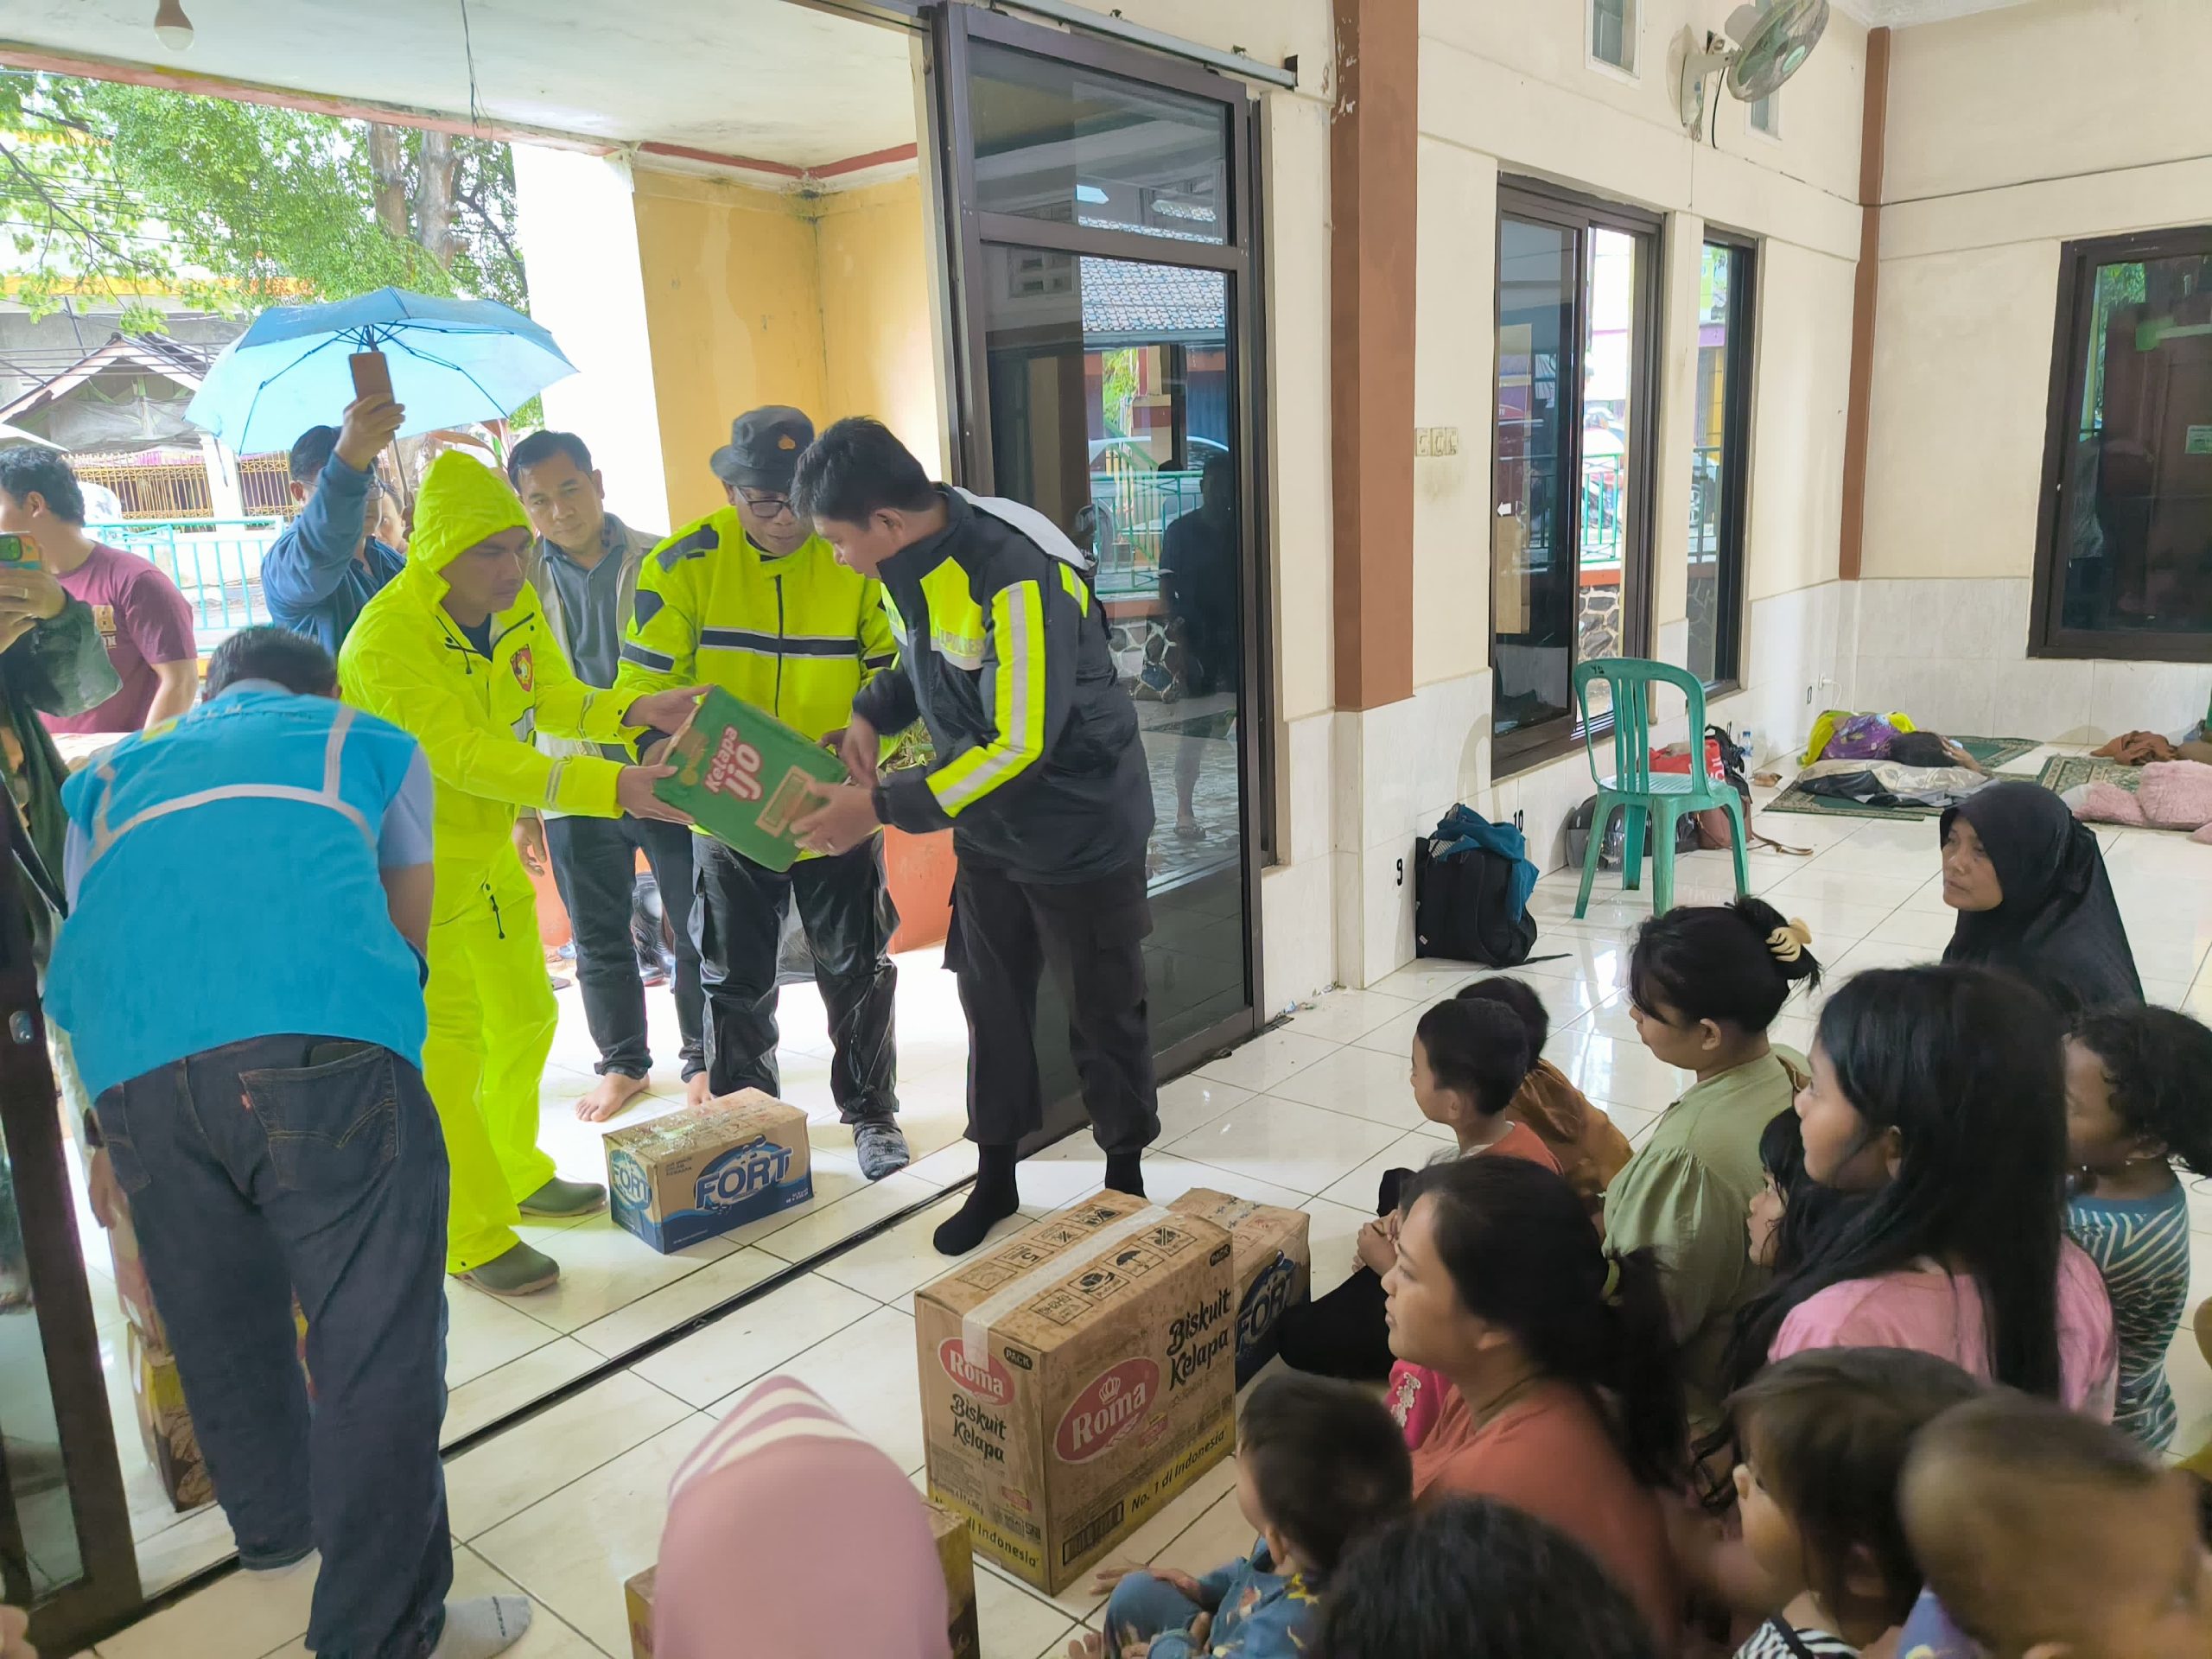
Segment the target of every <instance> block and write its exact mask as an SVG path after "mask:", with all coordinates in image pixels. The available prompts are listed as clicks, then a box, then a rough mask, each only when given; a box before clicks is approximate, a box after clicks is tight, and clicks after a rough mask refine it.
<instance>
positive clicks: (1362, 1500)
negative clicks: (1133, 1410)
mask: <svg viewBox="0 0 2212 1659" xmlns="http://www.w3.org/2000/svg"><path fill="white" fill-rule="evenodd" d="M1412 1501H1413V1462H1412V1459H1410V1458H1409V1457H1408V1455H1407V1453H1406V1448H1405V1444H1404V1442H1403V1441H1402V1440H1400V1439H1399V1438H1398V1431H1397V1427H1396V1426H1395V1424H1393V1423H1392V1422H1391V1421H1390V1418H1389V1414H1388V1413H1387V1412H1385V1411H1384V1410H1383V1408H1382V1407H1381V1406H1379V1405H1377V1404H1376V1402H1375V1398H1374V1396H1373V1395H1370V1394H1369V1393H1367V1392H1366V1391H1365V1390H1363V1389H1357V1388H1355V1387H1353V1386H1351V1384H1349V1383H1329V1382H1324V1381H1322V1380H1321V1379H1320V1378H1319V1377H1311V1376H1281V1375H1278V1376H1270V1377H1268V1378H1265V1379H1263V1380H1262V1382H1261V1383H1258V1384H1257V1385H1256V1386H1255V1388H1254V1389H1253V1390H1252V1395H1251V1398H1250V1399H1249V1401H1247V1402H1246V1403H1245V1407H1244V1418H1243V1424H1242V1425H1241V1428H1240V1433H1239V1439H1238V1443H1237V1447H1236V1506H1237V1508H1238V1509H1239V1510H1242V1511H1243V1516H1244V1520H1245V1522H1246V1523H1247V1524H1248V1525H1249V1526H1251V1527H1252V1528H1253V1529H1255V1530H1256V1531H1257V1532H1258V1533H1259V1535H1260V1538H1259V1542H1258V1543H1256V1544H1255V1546H1254V1547H1253V1549H1252V1553H1251V1554H1249V1555H1248V1556H1245V1557H1244V1558H1243V1559H1242V1560H1234V1561H1230V1563H1228V1565H1226V1566H1224V1567H1218V1568H1217V1569H1216V1570H1215V1571H1213V1572H1211V1573H1207V1574H1206V1575H1205V1577H1204V1578H1202V1579H1194V1578H1192V1577H1191V1576H1190V1575H1189V1574H1188V1573H1179V1572H1176V1571H1173V1570H1172V1569H1167V1568H1144V1567H1109V1568H1105V1569H1103V1570H1102V1571H1101V1572H1100V1573H1099V1574H1098V1577H1097V1579H1096V1581H1095V1582H1094V1583H1093V1585H1092V1586H1091V1588H1092V1591H1093V1593H1096V1592H1100V1591H1104V1590H1109V1589H1110V1590H1111V1591H1112V1592H1113V1593H1112V1595H1111V1596H1110V1598H1109V1599H1108V1601H1107V1603H1106V1616H1105V1618H1104V1619H1103V1624H1105V1626H1106V1633H1105V1635H1104V1636H1103V1637H1100V1636H1097V1635H1095V1634H1094V1635H1090V1636H1087V1637H1082V1638H1080V1639H1078V1640H1077V1641H1075V1642H1073V1643H1070V1644H1069V1647H1068V1653H1069V1656H1070V1659H1097V1656H1099V1655H1101V1654H1104V1655H1109V1656H1116V1659H1137V1656H1140V1655H1141V1656H1143V1659H1193V1656H1198V1655H1212V1656H1217V1659H1230V1656H1234V1659H1294V1656H1295V1655H1298V1654H1300V1653H1303V1652H1306V1651H1308V1650H1310V1649H1311V1647H1312V1644H1313V1623H1314V1618H1315V1615H1316V1611H1317V1602H1318V1599H1319V1597H1320V1596H1321V1595H1323V1594H1324V1593H1325V1591H1326V1586H1327V1582H1328V1578H1329V1575H1330V1574H1331V1573H1333V1572H1335V1571H1336V1568H1337V1564H1338V1561H1339V1560H1342V1559H1343V1557H1344V1552H1345V1551H1346V1550H1347V1549H1348V1548H1351V1545H1352V1544H1354V1543H1355V1542H1357V1541H1358V1540H1359V1539H1360V1538H1361V1537H1362V1536H1363V1535H1365V1534H1366V1533H1368V1532H1369V1531H1370V1530H1372V1529H1375V1528H1376V1527H1379V1526H1382V1525H1383V1524H1384V1523H1385V1522H1389V1521H1390V1520H1392V1519H1394V1518H1395V1517H1396V1516H1398V1514H1399V1513H1400V1512H1401V1511H1402V1510H1404V1509H1405V1508H1406V1507H1407V1505H1408V1504H1409V1503H1411V1502H1412Z"/></svg>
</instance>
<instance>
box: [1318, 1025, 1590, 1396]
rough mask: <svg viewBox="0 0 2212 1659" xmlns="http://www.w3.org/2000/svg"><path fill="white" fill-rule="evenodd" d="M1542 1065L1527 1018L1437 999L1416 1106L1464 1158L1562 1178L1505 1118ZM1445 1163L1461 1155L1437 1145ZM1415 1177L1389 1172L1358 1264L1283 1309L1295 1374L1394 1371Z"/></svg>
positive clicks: (1364, 1378) (1417, 1056)
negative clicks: (1401, 1206)
mask: <svg viewBox="0 0 2212 1659" xmlns="http://www.w3.org/2000/svg"><path fill="white" fill-rule="evenodd" d="M1533 1059H1534V1056H1533V1055H1532V1054H1531V1053H1530V1052H1529V1039H1528V1033H1527V1031H1526V1028H1525V1027H1523V1025H1522V1020H1521V1018H1520V1016H1519V1015H1518V1014H1515V1013H1514V1012H1513V1011H1512V1010H1511V1009H1510V1008H1509V1007H1505V1006H1504V1005H1503V1004H1502V1003H1498V1002H1494V1001H1482V1000H1477V999H1469V998H1465V997H1454V998H1452V999H1451V1000H1450V1001H1444V1002H1439V1003H1438V1004H1437V1005H1436V1006H1435V1007H1433V1008H1431V1009H1429V1010H1428V1012H1427V1013H1426V1014H1422V1015H1421V1021H1420V1023H1419V1024H1418V1025H1417V1026H1415V1027H1414V1043H1413V1079H1412V1081H1413V1090H1414V1104H1415V1105H1416V1106H1418V1107H1419V1108H1420V1109H1421V1116H1423V1117H1425V1118H1427V1120H1428V1121H1429V1122H1432V1123H1438V1124H1441V1125H1443V1126H1444V1127H1445V1128H1448V1129H1450V1130H1451V1131H1452V1139H1453V1140H1454V1141H1456V1142H1457V1143H1458V1152H1457V1154H1456V1155H1457V1156H1459V1157H1461V1158H1471V1157H1474V1156H1476V1155H1477V1154H1483V1153H1498V1154H1503V1155H1505V1156H1507V1157H1510V1158H1525V1159H1527V1160H1529V1162H1530V1163H1532V1164H1541V1165H1542V1166H1544V1167H1545V1168H1546V1169H1548V1170H1552V1171H1554V1172H1556V1171H1557V1170H1558V1168H1559V1160H1557V1159H1555V1158H1554V1157H1553V1156H1552V1154H1551V1153H1550V1151H1549V1150H1548V1148H1547V1147H1545V1145H1544V1143H1543V1141H1541V1139H1539V1138H1538V1136H1537V1135H1536V1133H1535V1131H1534V1130H1533V1129H1531V1128H1529V1126H1528V1125H1527V1124H1525V1123H1520V1122H1515V1121H1514V1120H1513V1119H1512V1118H1511V1117H1510V1116H1506V1108H1507V1107H1508V1106H1509V1105H1510V1104H1511V1103H1512V1101H1513V1097H1514V1096H1515V1095H1516V1093H1517V1092H1518V1091H1519V1090H1520V1088H1521V1085H1522V1082H1523V1081H1525V1080H1526V1078H1527V1077H1528V1076H1529V1066H1530V1065H1531V1063H1532V1061H1533ZM1438 1155H1439V1157H1440V1159H1444V1160H1449V1159H1450V1158H1452V1156H1454V1155H1455V1154H1452V1153H1451V1152H1448V1151H1445V1150H1444V1149H1443V1148H1441V1147H1440V1148H1439V1154H1438ZM1410 1173H1412V1172H1410V1171H1408V1170H1402V1169H1393V1170H1389V1171H1387V1172H1385V1173H1384V1174H1383V1181H1382V1191H1381V1194H1380V1203H1379V1204H1378V1205H1377V1206H1376V1219H1375V1220H1373V1221H1370V1222H1369V1223H1368V1224H1366V1225H1365V1226H1364V1227H1362V1228H1361V1229H1360V1230H1359V1241H1358V1246H1357V1248H1358V1252H1359V1265H1358V1266H1357V1267H1356V1268H1353V1269H1352V1273H1351V1277H1350V1278H1349V1279H1346V1280H1345V1281H1344V1283H1342V1284H1341V1285H1339V1286H1338V1287H1336V1288H1335V1289H1334V1290H1332V1291H1331V1292H1329V1293H1328V1294H1326V1295H1325V1296H1319V1297H1316V1298H1315V1299H1314V1300H1313V1301H1311V1302H1308V1303H1306V1304H1305V1305H1303V1306H1297V1307H1291V1308H1287V1309H1285V1310H1284V1313H1283V1316H1282V1320H1281V1324H1280V1325H1278V1326H1277V1327H1276V1328H1277V1329H1278V1330H1279V1331H1280V1332H1281V1333H1282V1336H1281V1340H1282V1357H1283V1363H1285V1364H1287V1365H1288V1366H1289V1367H1291V1369H1292V1370H1300V1371H1310V1372H1313V1373H1314V1374H1316V1375H1317V1376H1341V1377H1345V1378H1349V1379H1350V1380H1351V1381H1353V1382H1356V1383H1367V1382H1379V1381H1381V1380H1382V1379H1383V1378H1384V1377H1386V1376H1389V1375H1390V1366H1391V1354H1390V1337H1389V1331H1388V1329H1387V1328H1386V1327H1385V1326H1384V1325H1383V1274H1385V1273H1387V1272H1389V1269H1390V1264H1391V1263H1392V1262H1395V1260H1396V1259H1397V1244H1396V1242H1395V1241H1396V1237H1397V1223H1398V1215H1397V1210H1398V1190H1399V1187H1400V1186H1401V1185H1402V1183H1403V1182H1404V1181H1405V1179H1406V1177H1407V1176H1408V1174H1410Z"/></svg>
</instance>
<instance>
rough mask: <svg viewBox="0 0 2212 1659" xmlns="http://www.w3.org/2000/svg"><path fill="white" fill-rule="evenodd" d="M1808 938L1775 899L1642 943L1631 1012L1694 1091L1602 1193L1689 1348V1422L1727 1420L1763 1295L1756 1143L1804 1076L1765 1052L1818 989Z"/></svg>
mask: <svg viewBox="0 0 2212 1659" xmlns="http://www.w3.org/2000/svg"><path fill="white" fill-rule="evenodd" d="M1811 946H1812V931H1811V930H1810V929H1808V927H1806V925H1804V924H1803V923H1802V922H1797V921H1791V920H1789V919H1787V918H1784V917H1783V914H1782V912H1779V911H1777V910H1776V909H1775V908H1774V906H1771V905H1770V904H1768V903H1766V901H1765V900H1764V899H1752V898H1742V899H1737V900H1736V901H1735V903H1733V904H1732V905H1713V906H1685V907H1683V908H1681V909H1677V910H1671V911H1669V912H1667V913H1666V914H1665V915H1663V916H1655V917H1653V918H1651V919H1650V920H1649V921H1647V922H1646V923H1644V925H1643V928H1642V929H1641V930H1640V931H1638V932H1637V938H1636V948H1635V951H1634V953H1633V955H1632V956H1631V957H1630V963H1629V998H1630V1013H1631V1014H1633V1015H1634V1016H1635V1020H1636V1029H1637V1035H1638V1036H1639V1037H1641V1038H1642V1039H1643V1046H1645V1047H1646V1048H1648V1049H1649V1050H1650V1051H1651V1052H1652V1053H1653V1054H1655V1055H1656V1056H1657V1057H1658V1058H1660V1059H1662V1060H1664V1061H1665V1062H1666V1063H1667V1064H1668V1065H1672V1066H1676V1067H1678V1068H1680V1069H1681V1070H1682V1071H1689V1072H1693V1073H1694V1074H1695V1076H1696V1079H1697V1080H1696V1082H1695V1083H1694V1084H1693V1085H1692V1086H1691V1087H1690V1088H1689V1089H1688V1090H1687V1091H1685V1092H1684V1094H1683V1095H1682V1096H1681V1099H1679V1100H1677V1101H1676V1102H1675V1103H1674V1104H1673V1105H1671V1106H1669V1108H1668V1109H1666V1111H1665V1112H1664V1113H1663V1114H1662V1115H1661V1116H1660V1119H1659V1122H1658V1123H1657V1124H1656V1126H1655V1127H1654V1128H1653V1129H1652V1131H1651V1138H1650V1139H1649V1141H1646V1142H1645V1143H1644V1145H1643V1149H1642V1150H1641V1151H1639V1152H1638V1153H1637V1154H1636V1156H1635V1157H1633V1158H1631V1159H1630V1160H1629V1162H1628V1166H1627V1167H1626V1168H1624V1169H1623V1170H1622V1171H1621V1173H1619V1174H1618V1175H1617V1176H1615V1177H1614V1178H1613V1183H1612V1185H1611V1186H1610V1187H1609V1188H1607V1189H1606V1192H1605V1241H1606V1243H1608V1244H1609V1245H1611V1247H1612V1248H1613V1249H1617V1250H1622V1251H1630V1250H1643V1249H1648V1250H1650V1251H1652V1252H1653V1253H1654V1254H1655V1255H1657V1257H1658V1258H1659V1261H1660V1263H1661V1265H1662V1267H1663V1268H1665V1269H1666V1272H1665V1275H1664V1278H1663V1281H1662V1283H1663V1284H1664V1286H1665V1289H1666V1294H1667V1303H1668V1306H1669V1310H1670V1311H1671V1312H1672V1313H1673V1316H1674V1322H1675V1336H1676V1337H1677V1338H1680V1339H1681V1344H1682V1375H1683V1383H1684V1385H1685V1387H1686V1388H1687V1389H1688V1396H1689V1406H1690V1420H1691V1421H1692V1423H1693V1424H1694V1425H1695V1426H1696V1427H1697V1428H1698V1429H1699V1430H1700V1432H1704V1431H1706V1430H1709V1429H1710V1428H1712V1427H1713V1426H1714V1425H1715V1423H1716V1422H1717V1421H1718V1420H1719V1400H1720V1398H1721V1396H1722V1395H1724V1394H1725V1393H1726V1389H1725V1387H1724V1386H1723V1383H1722V1369H1723V1360H1724V1357H1725V1356H1726V1351H1727V1347H1728V1339H1729V1337H1730V1334H1731V1333H1732V1331H1733V1330H1734V1327H1735V1319H1736V1313H1737V1311H1738V1309H1740V1308H1741V1307H1743V1306H1745V1304H1746V1303H1748V1302H1749V1301H1750V1300H1751V1299H1752V1298H1753V1297H1754V1296H1756V1295H1757V1294H1758V1293H1759V1292H1760V1291H1761V1290H1762V1289H1764V1287H1765V1285H1766V1282H1767V1274H1766V1271H1765V1269H1764V1268H1759V1267H1758V1266H1756V1265H1755V1264H1754V1263H1753V1262H1752V1260H1751V1236H1750V1233H1749V1230H1748V1228H1747V1226H1746V1224H1745V1217H1746V1215H1747V1214H1748V1212H1749V1211H1750V1209H1751V1200H1752V1199H1753V1198H1756V1197H1758V1195H1759V1194H1760V1193H1761V1192H1764V1190H1765V1186H1766V1171H1765V1167H1764V1165H1763V1164H1762V1163H1761V1162H1760V1160H1759V1138H1760V1136H1761V1135H1764V1133H1765V1130H1766V1127H1767V1125H1768V1124H1769V1123H1770V1122H1772V1121H1773V1119H1774V1116H1775V1114H1776V1113H1777V1112H1781V1111H1785V1110H1787V1109H1789V1104H1790V1102H1791V1100H1792V1098H1793V1097H1794V1096H1796V1092H1797V1090H1798V1089H1799V1088H1800V1087H1801V1086H1802V1084H1803V1083H1804V1081H1805V1078H1806V1077H1807V1075H1808V1067H1807V1065H1806V1062H1805V1058H1804V1057H1803V1056H1802V1055H1801V1054H1798V1053H1796V1052H1794V1051H1792V1050H1789V1049H1786V1048H1777V1047H1776V1046H1774V1045H1772V1044H1771V1043H1770V1042H1769V1041H1768V1040H1767V1034H1766V1033H1767V1027H1770V1026H1771V1025H1772V1024H1773V1023H1774V1021H1775V1019H1776V1017H1777V1015H1778V1014H1781V1012H1782V1007H1783V1002H1784V1001H1787V1000H1788V998H1789V994H1790V993H1791V992H1792V991H1794V990H1796V988H1798V987H1799V986H1801V985H1802V986H1806V987H1808V988H1809V987H1812V986H1815V985H1818V984H1819V983H1820V976H1821V968H1820V963H1819V961H1818V960H1817V959H1816V958H1815V957H1814V955H1813V952H1812V949H1811Z"/></svg>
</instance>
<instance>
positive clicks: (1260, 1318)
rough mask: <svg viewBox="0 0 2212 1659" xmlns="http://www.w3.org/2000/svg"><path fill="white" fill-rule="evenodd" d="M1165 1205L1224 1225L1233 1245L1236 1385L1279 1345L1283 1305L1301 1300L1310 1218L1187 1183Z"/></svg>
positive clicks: (1309, 1267) (1308, 1267)
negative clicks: (1187, 1188)
mask: <svg viewBox="0 0 2212 1659" xmlns="http://www.w3.org/2000/svg"><path fill="white" fill-rule="evenodd" d="M1167 1207H1168V1208H1169V1209H1171V1210H1173V1211H1175V1212H1176V1213H1177V1214H1179V1215H1185V1216H1199V1217H1204V1218H1205V1220H1207V1221H1210V1222H1211V1223H1213V1224H1214V1225H1215V1226H1217V1227H1220V1228H1224V1229H1225V1230H1227V1231H1228V1234H1229V1236H1230V1243H1232V1244H1233V1245H1234V1246H1235V1247H1236V1248H1235V1254H1234V1255H1233V1256H1232V1257H1231V1263H1232V1267H1231V1271H1232V1272H1234V1273H1235V1274H1236V1386H1237V1387H1238V1388H1240V1389H1241V1388H1243V1386H1244V1385H1245V1384H1246V1383H1249V1382H1250V1381H1251V1380H1252V1378H1253V1376H1255V1374H1256V1373H1257V1372H1258V1371H1259V1370H1260V1368H1261V1367H1262V1365H1265V1364H1266V1363H1268V1361H1269V1360H1271V1359H1273V1358H1274V1357H1275V1351H1276V1350H1277V1349H1278V1348H1279V1347H1281V1341H1282V1339H1281V1336H1280V1335H1279V1334H1278V1333H1277V1332H1276V1329H1275V1327H1276V1326H1277V1325H1279V1324H1281V1320H1282V1316H1283V1311H1284V1310H1285V1309H1286V1308H1289V1307H1293V1306H1296V1305H1297V1304H1298V1303H1300V1302H1302V1301H1304V1300H1306V1293H1307V1290H1308V1288H1309V1287H1310V1282H1311V1278H1312V1274H1313V1247H1312V1243H1311V1239H1312V1235H1313V1217H1311V1216H1309V1215H1307V1214H1306V1212H1305V1211H1303V1210H1284V1209H1281V1208H1279V1207H1278V1206H1276V1205H1272V1204H1256V1203H1255V1202H1253V1201H1252V1200H1251V1199H1250V1198H1237V1197H1236V1196H1234V1195H1233V1194H1230V1193H1228V1192H1215V1191H1214V1190H1213V1189H1212V1188H1211V1187H1205V1186H1194V1187H1192V1189H1191V1190H1190V1191H1189V1192H1185V1194H1184V1195H1183V1196H1182V1197H1181V1198H1178V1199H1176V1200H1175V1202H1174V1203H1173V1204H1171V1205H1168V1206H1167Z"/></svg>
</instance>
